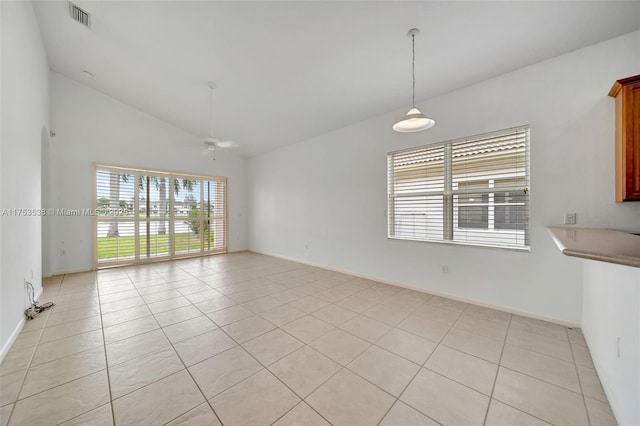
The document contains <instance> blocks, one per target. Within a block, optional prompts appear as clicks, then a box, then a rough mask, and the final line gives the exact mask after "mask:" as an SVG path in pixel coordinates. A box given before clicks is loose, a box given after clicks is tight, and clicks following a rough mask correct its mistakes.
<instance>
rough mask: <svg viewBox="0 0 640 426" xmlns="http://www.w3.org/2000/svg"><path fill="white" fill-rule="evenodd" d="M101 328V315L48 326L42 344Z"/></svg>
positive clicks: (43, 333)
mask: <svg viewBox="0 0 640 426" xmlns="http://www.w3.org/2000/svg"><path fill="white" fill-rule="evenodd" d="M100 328H102V320H101V318H100V317H99V316H97V317H92V318H87V319H82V320H79V321H74V322H69V323H66V324H60V325H55V326H53V327H46V328H45V329H44V330H43V331H42V338H41V339H40V344H42V343H48V342H52V341H54V340H59V339H64V338H65V337H69V336H75V335H77V334H82V333H87V332H89V331H93V330H99V329H100Z"/></svg>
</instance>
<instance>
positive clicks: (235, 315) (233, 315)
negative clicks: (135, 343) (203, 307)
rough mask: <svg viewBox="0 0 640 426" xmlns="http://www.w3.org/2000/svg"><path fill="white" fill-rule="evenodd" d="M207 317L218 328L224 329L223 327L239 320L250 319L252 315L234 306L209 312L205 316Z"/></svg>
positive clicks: (238, 306) (248, 311)
mask: <svg viewBox="0 0 640 426" xmlns="http://www.w3.org/2000/svg"><path fill="white" fill-rule="evenodd" d="M207 316H208V317H209V318H210V319H211V320H213V322H215V323H216V324H217V325H218V327H224V326H225V325H229V324H231V323H233V322H236V321H240V320H241V319H244V318H249V317H252V316H254V314H253V312H251V311H250V310H249V309H247V308H245V307H243V306H240V305H235V306H230V307H228V308H223V309H220V310H219V311H215V312H211V313H209V314H207Z"/></svg>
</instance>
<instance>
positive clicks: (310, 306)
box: [289, 296, 329, 314]
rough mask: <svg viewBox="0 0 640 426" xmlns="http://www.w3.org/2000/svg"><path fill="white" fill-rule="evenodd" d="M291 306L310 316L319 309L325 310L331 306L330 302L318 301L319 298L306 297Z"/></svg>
mask: <svg viewBox="0 0 640 426" xmlns="http://www.w3.org/2000/svg"><path fill="white" fill-rule="evenodd" d="M289 305H291V306H293V307H294V308H297V309H300V310H301V311H303V312H306V313H308V314H309V313H311V312H314V311H317V310H318V309H322V308H324V307H325V306H327V305H329V302H327V301H326V300H322V299H318V298H317V297H313V296H306V297H303V298H301V299H296V300H294V301H293V302H290V303H289Z"/></svg>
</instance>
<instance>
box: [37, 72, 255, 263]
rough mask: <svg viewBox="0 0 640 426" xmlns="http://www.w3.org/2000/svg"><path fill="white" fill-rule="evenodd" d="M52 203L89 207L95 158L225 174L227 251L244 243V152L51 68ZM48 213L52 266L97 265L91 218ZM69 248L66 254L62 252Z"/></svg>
mask: <svg viewBox="0 0 640 426" xmlns="http://www.w3.org/2000/svg"><path fill="white" fill-rule="evenodd" d="M51 129H52V130H53V131H55V133H56V135H55V137H53V138H51V143H50V148H49V157H50V161H51V164H50V174H51V176H50V179H51V184H50V188H51V189H50V191H51V192H50V194H49V197H48V199H49V202H50V203H51V205H50V206H48V207H50V208H53V209H56V210H57V209H65V210H66V209H71V210H75V209H80V210H82V209H91V208H93V207H94V205H93V191H94V189H93V188H94V181H95V173H94V166H93V164H94V162H97V163H102V164H112V165H120V166H131V167H139V168H145V169H150V170H165V171H172V172H184V173H193V174H202V175H209V176H226V177H227V178H228V209H227V213H228V217H229V239H228V242H229V251H239V250H246V248H247V232H246V217H247V215H246V203H247V195H246V160H245V159H244V158H243V157H240V156H238V155H235V154H233V153H232V152H230V151H225V150H218V152H216V157H217V159H216V160H215V161H214V160H213V159H212V158H211V155H209V154H208V153H207V151H206V150H205V149H204V146H203V144H202V140H201V139H200V138H198V137H196V136H194V135H192V134H190V133H188V132H186V131H183V130H181V129H179V128H177V127H174V126H172V125H170V124H168V123H166V122H164V121H161V120H158V119H156V118H155V117H152V116H150V115H148V114H145V113H143V112H141V111H139V110H137V109H135V108H132V107H130V106H128V105H126V104H124V103H121V102H119V101H117V100H115V99H113V98H111V97H109V96H107V95H105V94H103V93H101V92H98V91H96V90H93V89H91V88H89V87H87V86H85V85H83V84H80V83H78V82H76V81H73V80H70V79H68V78H66V77H64V76H62V75H60V74H57V73H55V72H51ZM49 220H50V235H49V240H50V244H51V246H50V250H49V252H50V253H51V257H50V259H49V264H50V265H51V266H50V267H51V271H47V272H49V273H51V274H57V273H65V272H75V271H86V270H90V269H92V268H93V252H94V250H93V241H94V235H93V218H92V217H91V216H63V215H56V216H53V217H50V218H49ZM63 253H64V254H63Z"/></svg>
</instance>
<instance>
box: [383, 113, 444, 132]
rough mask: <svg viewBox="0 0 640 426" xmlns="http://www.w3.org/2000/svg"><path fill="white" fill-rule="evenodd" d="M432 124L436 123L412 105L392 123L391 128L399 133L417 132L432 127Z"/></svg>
mask: <svg viewBox="0 0 640 426" xmlns="http://www.w3.org/2000/svg"><path fill="white" fill-rule="evenodd" d="M434 124H436V122H435V121H434V120H432V119H431V118H429V117H427V116H426V115H424V114H423V113H421V112H420V110H419V109H418V108H416V107H413V108H411V109H410V110H409V112H408V113H407V115H405V116H404V118H403V119H402V120H400V121H398V122H397V123H396V124H394V125H393V130H395V131H396V132H400V133H407V132H419V131H420V130H427V129H428V128H430V127H433V125H434Z"/></svg>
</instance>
